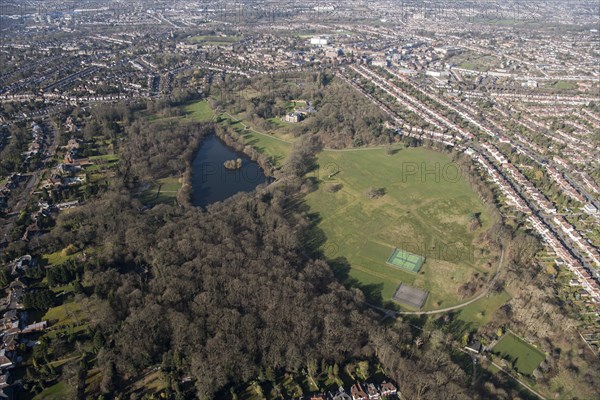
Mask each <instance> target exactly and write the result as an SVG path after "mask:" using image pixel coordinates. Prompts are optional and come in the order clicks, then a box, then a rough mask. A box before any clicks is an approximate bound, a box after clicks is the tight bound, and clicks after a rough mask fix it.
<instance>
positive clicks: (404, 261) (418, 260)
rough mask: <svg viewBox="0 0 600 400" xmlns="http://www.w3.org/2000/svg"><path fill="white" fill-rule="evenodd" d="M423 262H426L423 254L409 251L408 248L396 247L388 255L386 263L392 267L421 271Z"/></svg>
mask: <svg viewBox="0 0 600 400" xmlns="http://www.w3.org/2000/svg"><path fill="white" fill-rule="evenodd" d="M423 262H425V258H423V257H421V256H418V255H416V254H412V253H409V252H408V251H406V250H402V249H394V251H392V254H391V255H390V256H389V257H388V259H387V261H386V264H388V265H391V266H392V267H397V268H404V269H406V270H408V271H411V272H419V270H420V269H421V265H423Z"/></svg>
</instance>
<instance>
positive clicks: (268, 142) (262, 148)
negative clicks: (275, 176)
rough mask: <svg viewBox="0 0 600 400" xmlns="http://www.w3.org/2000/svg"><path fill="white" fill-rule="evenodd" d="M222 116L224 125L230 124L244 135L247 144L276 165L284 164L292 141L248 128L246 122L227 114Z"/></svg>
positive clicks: (290, 149)
mask: <svg viewBox="0 0 600 400" xmlns="http://www.w3.org/2000/svg"><path fill="white" fill-rule="evenodd" d="M220 118H221V119H222V121H221V124H222V125H226V124H229V127H230V128H232V129H234V130H235V131H236V132H237V133H239V134H240V135H241V136H242V139H243V140H244V143H245V144H247V145H249V146H252V147H254V148H255V149H256V150H258V151H259V152H260V153H261V154H264V155H265V156H266V157H267V158H268V159H269V160H270V161H271V163H272V164H273V165H274V166H281V165H283V163H284V161H285V159H286V158H287V156H288V155H289V154H290V152H291V151H292V145H291V143H288V142H287V141H286V140H283V139H281V138H279V137H278V136H276V135H270V134H268V133H262V132H259V131H257V130H254V129H252V128H250V129H246V127H248V125H247V124H246V123H242V121H239V120H235V119H231V118H229V117H228V116H227V115H225V114H221V115H220ZM244 125H245V126H246V127H245V126H244Z"/></svg>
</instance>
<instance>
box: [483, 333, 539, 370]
mask: <svg viewBox="0 0 600 400" xmlns="http://www.w3.org/2000/svg"><path fill="white" fill-rule="evenodd" d="M492 351H493V352H494V353H496V354H498V355H500V356H501V357H502V358H505V359H507V360H509V361H511V362H512V363H513V366H514V368H515V369H516V370H517V371H519V372H520V373H522V374H525V375H531V374H532V373H533V371H534V370H535V369H536V368H537V367H538V366H539V365H540V363H541V362H542V361H544V359H545V358H546V355H545V354H544V353H542V352H541V351H539V350H538V349H536V348H535V347H533V346H532V345H530V344H529V343H527V342H526V341H524V340H523V339H521V338H520V337H518V336H517V335H515V334H514V333H512V332H508V333H506V335H504V336H503V337H502V339H500V341H499V342H498V343H497V344H496V345H495V346H494V348H493V349H492Z"/></svg>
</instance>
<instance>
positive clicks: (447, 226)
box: [306, 148, 492, 310]
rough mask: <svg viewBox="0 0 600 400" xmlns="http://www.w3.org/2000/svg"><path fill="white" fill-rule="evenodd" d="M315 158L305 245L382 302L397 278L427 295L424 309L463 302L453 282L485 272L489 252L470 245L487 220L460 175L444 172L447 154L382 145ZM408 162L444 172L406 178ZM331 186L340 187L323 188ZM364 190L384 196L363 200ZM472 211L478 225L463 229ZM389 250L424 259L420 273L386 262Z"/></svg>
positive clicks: (461, 282)
mask: <svg viewBox="0 0 600 400" xmlns="http://www.w3.org/2000/svg"><path fill="white" fill-rule="evenodd" d="M318 163H319V166H320V167H319V169H318V170H317V171H316V172H314V175H315V178H316V179H317V181H318V182H319V188H318V189H317V190H316V191H315V192H313V193H310V194H309V195H308V196H307V197H306V202H307V204H308V206H309V208H310V212H311V213H314V215H315V218H316V220H317V222H318V224H317V226H316V227H315V229H314V232H313V234H312V235H311V241H310V243H308V244H309V245H310V246H312V247H313V248H319V247H320V248H321V249H322V250H323V252H324V253H325V255H326V256H327V257H328V258H329V259H330V260H332V264H333V266H334V269H335V270H336V271H337V273H338V275H340V276H341V277H342V278H345V279H346V280H347V281H348V282H350V283H355V284H357V285H358V286H361V287H363V289H366V291H368V292H369V293H370V294H371V295H375V296H376V297H377V296H381V299H382V300H384V301H387V300H389V299H391V297H392V295H393V294H394V291H395V289H396V288H397V287H398V285H399V284H400V283H402V282H404V283H406V284H408V285H411V286H414V287H416V288H419V289H421V290H424V291H428V292H429V293H430V295H429V297H428V299H427V302H426V304H425V305H424V307H423V309H424V310H427V309H435V308H440V307H448V306H452V305H455V304H459V303H461V302H463V301H464V299H462V298H461V297H460V296H459V294H458V288H459V287H460V285H462V284H463V283H464V282H466V281H468V280H469V279H470V278H471V277H472V276H473V274H474V273H475V272H477V271H479V272H487V269H489V268H488V267H485V266H484V264H485V262H486V261H489V260H490V258H491V256H489V255H488V256H483V255H481V253H480V252H479V250H478V249H477V248H476V246H474V247H469V246H471V245H472V243H473V241H474V240H475V238H476V236H478V234H479V233H481V232H483V231H484V230H486V229H487V228H488V227H489V226H490V225H491V223H492V221H491V220H490V217H489V216H488V214H487V212H486V211H485V208H484V206H483V204H482V203H481V202H480V200H479V198H478V197H477V195H476V194H475V193H474V192H473V191H472V190H471V189H470V187H469V186H468V184H467V183H466V182H465V180H464V179H463V178H460V179H456V177H455V176H454V175H451V174H450V173H449V171H450V168H448V167H446V166H447V165H450V163H451V159H450V157H449V156H447V155H444V154H442V153H439V152H436V151H433V150H427V149H424V148H412V149H400V150H399V151H397V152H396V154H394V155H392V156H390V155H387V154H386V150H385V149H358V150H352V151H323V152H322V153H320V155H319V157H318ZM422 163H425V164H422ZM415 165H417V166H419V168H421V166H423V169H433V168H434V167H435V166H436V165H439V166H440V168H439V169H440V171H444V170H446V172H447V174H446V175H443V174H442V173H440V179H439V180H438V179H436V177H435V176H430V175H428V176H424V177H421V176H420V174H418V173H417V174H415V175H414V176H413V175H410V176H409V174H408V173H407V172H406V171H408V170H409V169H410V170H412V169H413V168H414V166H415ZM409 167H410V168H409ZM330 176H331V178H329V177H330ZM404 177H405V178H406V179H405V178H404ZM447 178H452V179H447ZM451 180H452V181H451ZM330 183H335V184H338V185H341V189H339V190H338V191H335V192H332V191H330V190H327V186H328V185H329V184H330ZM371 187H374V188H384V189H385V192H386V193H385V195H383V196H382V197H380V198H376V199H369V198H368V197H367V196H366V192H367V191H368V190H369V188H371ZM471 213H481V221H482V224H483V226H482V228H480V229H478V230H477V231H475V232H470V231H469V229H468V223H469V214H471ZM395 247H400V248H403V249H406V250H408V251H410V252H411V253H414V254H418V255H422V256H425V258H426V261H425V263H424V264H423V266H422V268H421V271H420V272H419V273H417V274H415V273H412V272H408V271H403V270H401V269H398V268H393V267H391V266H389V265H386V260H387V259H388V257H389V255H390V253H391V251H392V250H393V249H394V248H395Z"/></svg>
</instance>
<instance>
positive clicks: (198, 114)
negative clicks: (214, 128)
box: [183, 100, 214, 122]
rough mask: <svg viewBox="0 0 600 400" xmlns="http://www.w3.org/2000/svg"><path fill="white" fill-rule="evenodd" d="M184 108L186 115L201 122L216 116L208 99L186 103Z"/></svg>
mask: <svg viewBox="0 0 600 400" xmlns="http://www.w3.org/2000/svg"><path fill="white" fill-rule="evenodd" d="M183 110H184V112H185V113H186V116H188V117H190V118H193V119H194V120H196V121H199V122H204V121H210V120H211V119H212V118H213V116H214V113H213V110H212V109H211V108H210V106H209V105H208V102H207V101H206V100H201V101H195V102H193V103H190V104H186V105H185V106H183Z"/></svg>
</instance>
